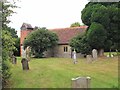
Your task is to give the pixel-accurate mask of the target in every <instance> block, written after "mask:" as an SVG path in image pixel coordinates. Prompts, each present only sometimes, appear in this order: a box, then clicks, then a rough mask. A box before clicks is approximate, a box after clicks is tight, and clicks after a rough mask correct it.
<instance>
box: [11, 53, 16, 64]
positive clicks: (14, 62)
mask: <svg viewBox="0 0 120 90" xmlns="http://www.w3.org/2000/svg"><path fill="white" fill-rule="evenodd" d="M12 64H17V58H16V57H15V56H14V55H13V56H12Z"/></svg>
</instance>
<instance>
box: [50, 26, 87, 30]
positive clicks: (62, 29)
mask: <svg viewBox="0 0 120 90" xmlns="http://www.w3.org/2000/svg"><path fill="white" fill-rule="evenodd" d="M87 27H88V26H80V27H66V28H54V29H49V30H66V29H75V28H87Z"/></svg>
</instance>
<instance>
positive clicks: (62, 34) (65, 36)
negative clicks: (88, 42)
mask: <svg viewBox="0 0 120 90" xmlns="http://www.w3.org/2000/svg"><path fill="white" fill-rule="evenodd" d="M86 29H87V26H80V27H71V28H58V29H49V30H51V31H53V32H55V33H56V34H57V35H58V38H59V42H58V44H68V43H69V41H70V40H71V39H72V38H73V37H75V36H77V35H78V34H80V33H84V32H85V31H86Z"/></svg>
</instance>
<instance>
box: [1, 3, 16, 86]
mask: <svg viewBox="0 0 120 90" xmlns="http://www.w3.org/2000/svg"><path fill="white" fill-rule="evenodd" d="M0 7H2V10H1V12H0V16H1V17H2V18H0V21H1V22H2V28H0V30H1V31H2V37H1V38H0V39H1V40H2V75H0V76H2V86H3V87H5V86H6V84H7V80H8V78H9V77H10V75H11V73H10V71H9V65H8V63H9V60H10V54H11V51H13V50H14V49H15V47H14V44H15V39H14V38H13V37H12V34H11V32H10V31H9V30H8V28H9V27H8V26H7V25H8V24H9V23H10V20H9V19H8V17H9V16H11V14H12V13H14V12H13V10H12V8H15V7H16V6H14V5H13V4H11V3H9V2H2V1H0ZM0 78H1V77H0Z"/></svg>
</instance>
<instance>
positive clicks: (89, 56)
mask: <svg viewBox="0 0 120 90" xmlns="http://www.w3.org/2000/svg"><path fill="white" fill-rule="evenodd" d="M86 58H87V63H91V62H92V60H93V58H92V55H87V56H86Z"/></svg>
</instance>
